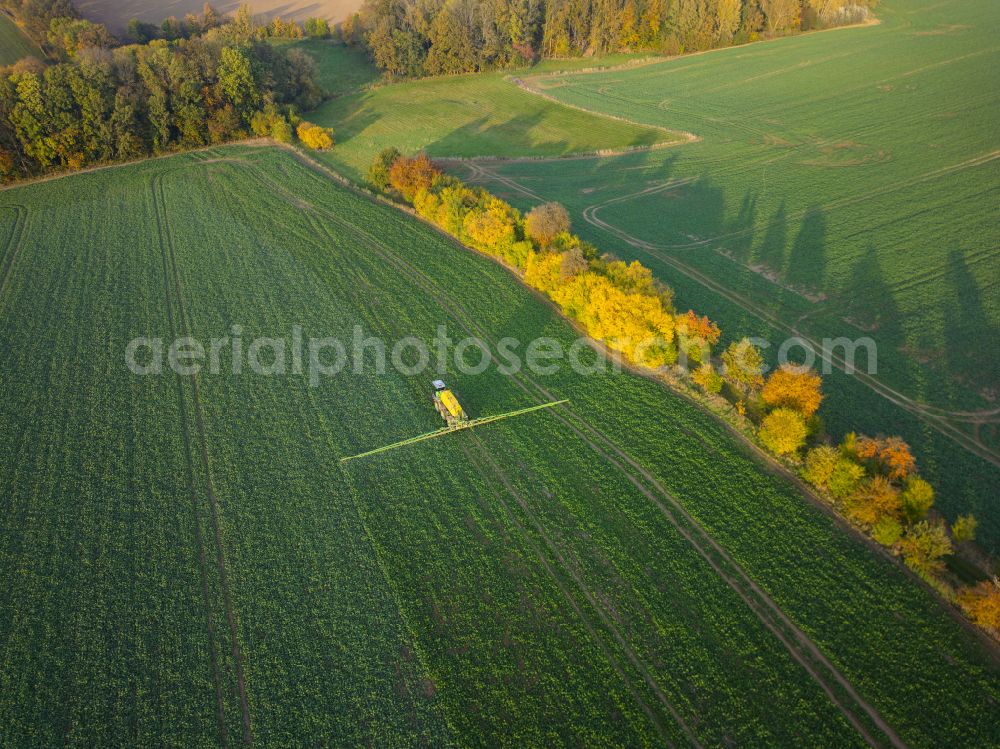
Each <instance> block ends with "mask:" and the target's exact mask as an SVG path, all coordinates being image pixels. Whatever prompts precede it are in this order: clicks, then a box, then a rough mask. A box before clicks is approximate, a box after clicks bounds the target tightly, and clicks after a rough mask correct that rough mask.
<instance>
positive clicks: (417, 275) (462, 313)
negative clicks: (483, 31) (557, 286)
mask: <svg viewBox="0 0 1000 749" xmlns="http://www.w3.org/2000/svg"><path fill="white" fill-rule="evenodd" d="M299 160H300V161H301V163H303V164H305V165H307V166H309V167H310V168H312V169H313V170H314V171H318V172H320V173H321V174H325V173H327V171H328V170H326V169H325V168H324V167H322V166H321V165H318V164H315V162H312V160H311V159H309V158H308V157H305V156H301V155H300V159H299ZM275 187H277V186H275ZM278 189H282V190H283V191H285V192H287V191H286V190H284V188H278ZM359 194H362V195H364V193H359ZM316 210H317V211H319V212H320V213H321V214H322V215H323V216H324V217H325V218H327V219H328V220H330V221H332V222H333V223H336V224H338V225H340V226H342V227H343V228H345V229H346V230H347V231H349V232H350V233H353V234H354V235H355V236H357V237H358V238H359V239H360V240H361V241H362V243H363V244H365V245H366V246H368V248H369V249H371V250H372V251H373V252H375V253H376V254H378V255H379V256H381V257H382V258H383V259H385V260H386V261H387V262H389V263H391V264H392V265H395V266H396V267H397V268H399V269H400V271H401V272H402V273H404V274H405V275H407V276H409V277H410V278H411V279H412V280H413V281H414V283H416V284H417V285H418V286H420V287H421V288H422V289H423V290H424V291H426V292H427V293H428V294H430V295H431V296H432V297H434V298H437V299H438V300H439V302H440V303H441V304H442V307H443V308H444V309H445V310H446V311H447V312H448V313H449V314H450V315H451V316H452V318H453V319H454V320H455V322H456V323H458V325H459V326H460V327H461V328H463V329H464V330H465V331H466V332H467V333H468V334H469V335H473V336H476V335H478V336H479V337H480V338H482V339H483V340H485V341H488V342H490V343H491V344H493V345H494V346H495V341H493V340H492V338H491V337H490V336H489V335H488V334H486V332H485V331H484V330H483V329H482V328H481V327H480V326H479V325H478V324H477V323H476V322H475V318H474V317H472V316H471V315H469V313H468V312H467V311H466V310H465V309H464V308H463V307H462V306H461V305H460V304H459V303H458V302H457V301H456V300H455V299H454V298H453V297H451V296H450V294H448V293H447V292H446V291H445V290H443V289H441V288H440V286H439V285H438V284H437V283H436V282H435V281H434V280H433V279H431V278H429V277H428V276H427V275H426V274H425V273H423V272H422V271H420V270H419V269H417V268H415V267H414V266H413V265H411V264H410V263H409V262H408V261H406V260H405V259H403V258H402V257H400V256H399V255H397V254H396V253H395V252H394V251H393V250H392V249H391V248H389V247H387V246H386V245H385V244H384V243H383V242H381V241H380V240H379V239H377V238H376V237H374V236H372V235H371V234H369V233H368V232H367V231H366V230H364V229H362V228H361V227H358V226H356V225H354V224H352V223H351V222H349V221H347V220H345V219H343V218H341V217H339V216H337V215H336V214H334V213H333V212H331V211H328V210H326V209H319V208H317V209H316ZM445 236H448V235H445ZM450 239H451V241H453V242H455V243H456V244H457V245H458V246H460V247H462V248H463V249H466V248H464V246H463V245H461V244H460V243H458V242H457V241H456V240H454V238H450ZM467 251H468V250H467ZM512 379H513V381H514V382H515V383H517V384H518V386H519V387H520V388H521V389H522V390H523V391H524V392H526V393H527V394H528V395H532V394H531V392H530V390H529V389H528V387H527V386H526V385H525V384H524V383H523V382H522V381H521V380H522V379H523V380H527V381H528V382H530V383H531V385H532V386H533V387H534V388H536V389H537V391H538V393H541V394H547V393H548V391H546V390H545V389H544V388H542V387H541V386H540V385H538V384H537V383H534V382H533V381H532V380H531V379H530V378H525V377H523V376H520V377H518V376H515V377H513V378H512ZM548 396H551V394H548V395H547V396H546V397H548ZM534 397H536V398H537V397H538V395H537V394H536V395H535V396H534ZM566 410H567V411H569V412H570V413H573V415H574V417H575V418H576V419H578V420H579V421H580V423H582V424H584V425H586V428H587V429H588V431H590V432H591V434H593V435H595V436H598V437H599V438H600V439H601V440H602V441H604V442H605V443H606V444H607V445H608V446H609V447H610V448H611V449H612V452H615V453H616V454H618V455H619V457H621V458H622V459H623V460H625V462H627V463H629V465H632V466H633V468H634V469H638V470H639V471H640V473H641V474H644V475H645V476H646V477H648V479H647V480H650V481H651V482H652V486H653V487H654V488H655V490H656V493H658V494H660V495H661V496H662V498H663V499H665V500H666V501H667V502H668V503H669V504H670V505H672V506H674V508H675V509H676V510H677V511H678V513H680V515H681V516H682V517H685V518H686V519H687V521H688V522H690V523H691V524H692V525H693V526H694V527H695V528H697V529H698V532H699V535H700V536H701V537H702V539H701V542H702V543H704V542H705V541H707V542H708V546H709V547H710V548H711V549H712V552H711V553H710V552H709V551H708V550H707V549H706V548H705V547H704V546H702V545H701V543H699V541H698V540H697V539H696V536H695V534H694V533H690V532H688V533H685V531H684V530H683V529H682V527H681V525H680V524H679V523H677V521H676V518H675V517H674V515H673V514H672V513H670V512H668V511H666V509H665V507H664V506H663V504H662V503H661V502H657V504H658V505H659V506H660V509H661V511H663V512H664V514H665V517H666V518H667V519H668V520H669V521H670V522H671V523H672V524H675V525H676V527H677V529H678V530H679V531H680V532H681V533H682V535H684V536H685V538H687V539H688V540H689V541H690V542H691V544H692V545H694V546H695V548H696V550H697V551H698V552H699V553H700V554H702V555H703V556H705V557H706V560H708V558H710V557H712V555H713V554H718V555H720V556H721V557H722V559H724V560H725V562H726V563H727V564H728V565H729V566H731V568H732V570H733V571H734V573H735V574H723V573H722V572H721V571H720V573H719V574H720V577H721V578H722V579H723V580H724V581H725V582H726V583H727V584H728V585H729V586H730V587H731V588H732V589H733V590H734V592H736V593H737V595H739V596H740V597H741V598H743V597H744V595H747V593H746V591H745V590H743V589H742V587H741V585H739V584H738V583H737V579H739V580H741V581H742V584H743V585H744V586H746V589H748V590H749V591H751V592H752V593H753V594H754V595H755V596H756V597H757V599H758V605H755V606H751V607H750V608H751V611H753V613H754V614H755V615H756V616H757V617H758V619H759V620H760V621H761V623H762V624H763V625H764V626H765V627H767V628H768V629H769V630H771V631H772V632H774V633H775V635H777V632H776V631H775V630H774V629H772V627H774V626H775V624H774V622H772V621H770V617H769V616H768V615H767V613H766V612H767V611H770V612H771V615H773V616H775V617H776V618H777V620H778V621H780V622H781V624H782V625H783V626H784V627H786V628H787V629H789V630H790V631H791V633H792V634H793V636H794V637H793V638H786V637H778V639H779V641H781V642H782V644H784V645H785V647H786V649H788V652H789V654H790V655H791V657H793V658H794V659H795V660H796V661H798V662H799V663H800V665H803V667H804V668H805V669H806V671H807V673H809V674H810V676H812V678H813V679H814V680H816V681H817V683H818V685H819V686H820V687H821V688H822V689H823V690H824V692H826V693H827V694H828V695H834V694H835V691H834V688H833V687H832V686H831V685H830V684H828V683H827V682H826V678H827V677H824V676H823V675H821V674H820V673H819V671H818V670H817V669H816V668H814V667H808V666H806V663H808V662H809V661H810V660H815V661H816V662H817V663H818V664H819V665H820V666H822V668H823V670H825V671H827V672H828V673H829V675H830V677H832V679H833V681H834V682H835V684H836V685H837V686H838V687H839V688H840V689H841V690H843V691H844V692H845V693H846V695H848V696H849V698H850V699H851V700H852V701H854V702H855V703H856V704H857V705H858V707H860V709H861V711H862V712H863V713H865V714H866V715H867V716H868V717H869V719H870V720H871V721H872V723H873V724H874V725H875V726H877V727H878V729H879V730H880V731H881V732H882V733H883V734H884V735H885V736H886V738H887V739H888V740H889V742H890V743H891V744H892V745H893V746H894V747H896V749H905V748H906V744H905V743H903V741H902V739H900V738H899V736H898V735H897V734H896V733H895V731H894V730H893V728H892V727H891V726H890V725H889V724H888V723H887V722H886V721H885V720H884V719H882V717H881V716H880V715H879V713H878V712H877V711H876V710H875V708H874V707H873V706H872V705H871V704H870V703H868V702H867V701H865V700H864V699H863V698H862V697H861V696H860V694H858V692H857V691H856V690H855V689H854V687H853V685H851V684H850V682H849V681H848V680H847V679H846V677H844V676H843V675H842V674H841V673H840V672H839V671H838V670H837V669H836V667H835V666H834V665H833V664H832V663H831V662H830V661H829V660H828V659H827V658H826V656H825V655H824V654H823V653H822V651H821V650H820V649H819V648H818V646H816V645H815V643H813V642H812V640H811V639H810V638H809V637H808V635H806V634H805V632H803V631H802V630H801V629H800V628H799V627H798V626H797V625H795V624H794V623H793V622H792V621H791V620H790V619H789V618H788V617H787V615H786V614H784V612H783V611H782V610H781V609H780V607H779V606H778V605H777V603H776V602H775V601H774V600H773V599H772V598H771V597H770V596H769V595H768V594H767V593H765V592H764V591H763V590H762V589H761V588H760V587H759V586H758V585H757V584H756V583H755V582H753V580H752V579H751V578H750V577H749V576H748V575H747V573H746V572H745V571H744V570H743V569H742V568H741V567H740V566H739V565H738V564H737V563H736V562H735V560H733V559H732V558H731V557H730V556H729V555H728V553H727V552H725V551H724V550H723V549H722V547H720V546H719V545H718V543H717V542H715V540H714V539H713V538H712V537H711V536H710V535H709V534H708V533H707V531H705V530H704V529H703V528H702V527H701V526H700V524H698V523H697V521H695V520H694V518H693V517H691V516H690V515H689V514H688V513H687V512H686V511H685V510H684V509H683V508H682V507H681V506H680V504H679V502H678V501H677V500H676V499H675V498H674V497H673V495H671V494H670V493H669V492H666V490H665V489H664V488H663V487H662V486H661V485H660V484H659V483H658V482H656V480H655V479H653V477H652V476H651V475H649V473H648V472H647V471H646V470H645V469H644V468H642V467H641V466H639V464H638V463H636V462H635V461H634V460H633V459H632V458H631V457H630V456H627V454H626V453H624V452H623V451H621V449H620V448H618V447H617V445H616V444H615V443H614V442H613V440H611V439H610V438H608V437H607V436H606V435H604V434H603V433H602V432H600V431H599V430H597V429H596V428H595V427H594V426H593V425H591V424H589V423H588V422H587V421H586V420H585V419H583V418H582V417H581V416H580V415H579V414H576V413H575V412H574V411H573V410H572V408H567V409H566ZM557 418H560V419H562V418H563V417H561V416H559V415H558V414H557ZM565 423H567V425H568V426H572V425H571V423H570V422H568V421H567V422H565ZM574 431H575V432H579V430H578V429H576V428H574ZM581 436H582V435H581ZM584 441H585V444H587V445H588V446H589V447H591V449H592V450H594V451H595V453H597V454H598V455H601V456H602V457H604V458H605V459H608V458H609V457H610V455H609V453H607V452H604V451H602V450H601V449H600V448H599V447H598V446H597V445H596V444H595V443H594V442H593V441H592V440H589V439H585V440H584ZM612 465H614V466H615V467H616V468H618V469H619V470H620V471H622V472H623V474H624V475H625V476H626V478H627V479H628V480H629V481H630V482H632V483H633V484H634V485H636V486H637V488H640V487H641V486H642V484H641V482H639V481H638V480H637V479H636V478H635V477H634V476H633V475H632V474H631V473H630V472H628V471H627V470H625V469H624V467H623V465H622V464H621V463H620V462H618V461H615V460H612ZM640 491H642V492H643V493H644V494H646V496H647V497H650V498H651V499H654V500H655V495H653V496H650V495H651V494H653V493H652V492H651V491H650V489H649V488H640ZM744 600H746V599H744ZM796 642H797V643H798V645H796V644H795V643H796ZM800 648H801V649H804V650H805V651H806V654H803V652H802V651H801V650H800ZM831 699H832V700H833V702H834V704H835V705H836V706H837V707H838V708H839V709H840V710H841V712H843V714H844V716H845V718H846V719H847V720H848V721H849V722H850V723H851V724H852V725H853V726H855V728H857V729H858V730H859V733H860V734H861V735H862V737H863V738H865V740H866V741H868V743H869V744H870V745H871V746H873V747H877V746H880V744H879V743H878V742H877V741H876V740H875V739H874V737H873V736H872V735H871V733H870V732H869V731H867V729H865V728H864V726H863V725H862V724H861V722H860V721H859V720H858V718H857V717H856V716H855V715H854V714H853V712H852V711H851V710H850V709H849V708H848V707H847V706H845V705H844V704H843V701H841V700H839V699H836V698H835V697H831Z"/></svg>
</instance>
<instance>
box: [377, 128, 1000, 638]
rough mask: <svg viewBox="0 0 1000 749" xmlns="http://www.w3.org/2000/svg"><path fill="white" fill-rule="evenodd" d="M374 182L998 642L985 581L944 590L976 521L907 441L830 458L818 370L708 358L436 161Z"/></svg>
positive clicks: (395, 157)
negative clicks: (885, 553) (802, 485)
mask: <svg viewBox="0 0 1000 749" xmlns="http://www.w3.org/2000/svg"><path fill="white" fill-rule="evenodd" d="M368 181H369V183H370V184H371V185H372V186H373V187H374V188H376V189H377V190H379V191H381V192H385V193H388V194H389V195H391V196H393V197H397V198H401V199H402V200H404V201H406V202H407V203H410V204H411V205H412V206H413V207H414V209H415V210H416V212H417V213H418V214H419V215H420V216H422V217H423V218H425V219H427V220H428V221H430V222H432V223H434V224H436V225H437V226H439V227H440V228H441V229H443V230H444V231H446V232H448V233H449V234H451V235H452V236H454V237H456V238H457V239H459V240H460V241H462V242H463V243H464V244H466V245H469V246H471V247H473V248H475V249H477V250H479V251H481V252H483V253H486V254H488V255H491V256H493V257H496V258H499V259H501V260H502V261H503V262H505V263H506V264H507V265H509V266H511V267H512V268H514V269H515V270H516V271H517V272H518V273H519V274H521V276H522V278H523V279H524V281H525V283H527V284H528V285H530V286H532V287H533V288H536V289H538V290H539V291H542V292H543V293H545V294H546V295H547V296H548V297H549V298H550V299H552V300H553V301H554V302H555V303H556V304H557V305H558V306H559V307H560V309H561V310H562V311H563V312H564V313H565V314H566V315H567V316H568V317H570V318H571V319H573V320H575V321H576V322H577V323H579V324H580V325H581V326H582V327H584V328H585V329H586V331H587V332H588V334H589V335H590V336H591V337H593V338H595V339H598V340H600V341H603V342H604V343H605V344H607V345H608V346H609V348H611V349H613V350H616V351H619V352H621V354H622V355H623V357H624V358H625V359H627V360H628V361H629V362H631V363H633V364H635V365H639V366H642V367H648V368H652V369H655V370H659V371H664V372H666V371H668V368H669V371H672V372H674V373H678V372H679V373H680V376H682V377H686V378H688V379H689V381H690V382H691V383H693V384H694V385H695V386H696V387H697V388H699V389H700V390H702V391H703V392H705V393H706V394H707V396H708V397H709V398H724V399H726V400H727V401H728V402H730V403H732V404H733V406H734V408H735V411H736V412H737V413H738V414H740V415H741V417H745V418H743V419H741V421H742V423H744V424H747V425H750V426H752V427H753V428H754V429H755V430H756V437H757V439H758V440H759V442H760V443H761V444H762V445H763V446H764V447H765V448H766V449H768V450H770V451H771V452H772V453H774V454H775V455H777V456H779V457H781V458H783V459H785V460H787V461H789V463H790V464H791V465H792V466H793V467H796V468H797V469H798V470H799V471H800V473H801V475H802V476H803V478H805V479H806V480H807V481H808V482H809V483H810V484H812V485H813V486H814V487H815V488H816V489H817V491H818V493H819V494H820V495H821V496H823V497H825V498H826V499H827V500H828V501H829V502H830V503H831V505H832V506H833V507H834V508H835V509H836V510H837V511H838V512H839V513H840V514H842V515H843V516H844V517H845V518H847V519H848V520H850V521H851V522H852V523H853V524H854V525H855V526H856V527H857V528H859V529H860V530H862V531H863V532H865V533H867V534H869V535H870V536H871V537H872V538H874V539H875V540H876V541H877V542H878V543H880V544H882V545H883V546H885V547H887V548H889V549H890V550H891V551H892V552H893V553H895V554H898V555H899V556H901V557H902V559H903V561H904V562H905V563H906V564H907V566H909V567H910V568H911V569H913V570H914V571H915V572H916V573H917V574H919V575H920V576H922V577H923V578H924V579H926V580H928V581H929V582H931V583H932V584H933V585H934V586H935V587H936V588H938V590H940V591H941V592H942V593H943V594H944V595H946V596H947V597H948V598H949V599H951V600H953V601H956V602H957V603H958V604H959V605H960V606H961V607H962V608H963V609H964V610H965V611H966V613H967V614H968V615H969V617H970V618H971V619H972V620H973V621H975V622H976V623H977V624H980V625H981V626H983V627H984V628H986V629H988V630H990V631H992V632H994V633H995V634H997V635H998V636H1000V586H998V585H996V584H995V583H994V582H991V581H985V582H982V583H980V584H978V585H976V586H974V587H968V588H964V589H962V590H960V591H957V592H956V590H955V589H954V588H953V587H952V585H951V584H950V583H949V582H948V581H947V580H946V579H945V577H944V576H943V572H944V569H945V565H944V559H945V558H946V557H947V556H948V555H950V554H952V553H953V552H954V547H955V545H956V544H962V543H966V542H970V541H972V540H973V539H974V536H975V530H976V520H975V518H974V517H973V516H971V515H965V516H960V517H959V518H958V519H956V520H955V522H954V523H953V524H952V525H950V526H949V525H948V523H947V522H945V520H944V519H943V518H942V517H940V516H939V515H937V514H936V513H934V512H933V504H934V489H933V487H932V486H931V485H930V484H929V483H928V482H927V481H925V480H924V479H923V478H921V477H920V475H919V473H918V472H917V463H916V460H915V458H914V456H913V453H912V451H911V449H910V447H909V445H907V444H906V442H904V441H903V440H902V439H901V438H899V437H881V436H880V437H867V436H865V435H856V434H849V435H847V437H845V438H844V440H843V441H842V442H841V443H840V444H839V445H832V444H830V443H829V439H828V437H827V436H826V435H825V434H824V430H823V425H822V421H821V419H820V418H819V416H818V411H819V408H820V405H821V404H822V402H823V392H822V379H821V377H820V376H819V374H817V373H816V372H815V371H814V370H812V369H809V368H803V367H797V366H793V365H790V364H786V365H783V366H781V367H779V368H777V369H775V370H773V371H771V372H770V373H766V366H765V360H764V356H763V355H762V353H761V351H760V349H758V348H757V347H756V346H754V345H753V344H752V343H751V342H750V341H749V340H748V339H745V338H744V339H742V340H739V341H734V342H733V343H731V344H730V345H729V346H728V347H727V348H726V349H725V350H724V351H722V352H721V354H720V355H719V356H718V357H715V356H713V347H714V346H715V345H716V344H717V343H718V341H719V339H720V336H721V331H720V330H719V327H718V325H716V324H715V323H714V322H712V321H711V320H709V319H708V318H707V317H703V316H698V315H697V314H695V313H694V312H693V311H691V310H689V311H687V312H684V313H681V312H678V311H677V310H676V309H675V307H674V303H673V294H672V292H671V290H670V289H669V288H667V287H666V286H664V285H663V284H661V283H659V282H658V281H656V280H655V279H654V278H653V276H652V272H651V271H650V270H649V269H648V268H646V267H644V266H643V265H642V264H641V263H639V262H632V263H629V264H626V263H625V262H623V261H621V260H618V259H616V258H614V257H612V256H609V255H601V254H600V253H599V252H598V250H597V248H595V247H594V246H593V245H591V244H589V243H588V242H586V241H584V240H583V239H581V238H580V237H578V236H576V235H575V234H573V233H572V232H571V225H570V218H569V214H568V213H567V212H566V210H565V208H563V207H562V206H560V205H559V204H557V203H548V204H544V205H540V206H536V207H535V208H533V209H532V210H531V211H529V212H528V213H527V214H526V215H524V216H522V215H521V214H520V212H519V211H518V210H517V209H516V208H514V207H513V206H511V205H510V204H508V203H506V202H505V201H503V200H500V199H499V198H497V197H496V196H494V195H492V194H491V193H489V192H488V191H486V190H485V189H483V188H481V187H471V186H469V185H465V184H464V183H462V182H461V181H460V180H458V179H457V178H455V177H452V176H450V175H447V174H444V173H443V172H442V171H441V170H440V169H438V168H437V167H436V166H435V165H434V164H433V162H432V161H431V160H430V159H429V158H427V156H425V155H418V156H416V157H413V158H409V157H406V156H403V155H401V154H400V153H399V152H398V151H397V150H396V149H394V148H390V149H386V150H385V151H383V152H382V153H381V154H379V156H378V157H377V158H376V159H375V161H374V162H373V164H372V166H371V169H370V170H369V174H368ZM675 365H680V367H677V366H675Z"/></svg>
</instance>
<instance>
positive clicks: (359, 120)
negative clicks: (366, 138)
mask: <svg viewBox="0 0 1000 749" xmlns="http://www.w3.org/2000/svg"><path fill="white" fill-rule="evenodd" d="M308 117H309V120H310V121H311V122H315V123H316V124H318V125H322V126H323V127H332V128H333V130H334V138H335V140H336V142H337V145H342V144H344V143H347V142H348V141H350V140H351V139H352V138H355V137H357V136H358V135H360V134H362V133H363V132H365V131H366V130H367V129H368V128H369V127H371V126H372V125H374V124H375V123H376V122H378V121H379V120H380V119H382V115H381V114H380V113H379V112H377V111H375V109H374V108H373V107H372V106H370V105H369V104H368V99H367V97H366V96H364V95H357V96H345V97H340V98H335V99H330V100H328V101H326V102H324V103H322V104H320V105H319V106H318V107H317V108H316V109H314V110H313V111H312V112H310V113H309V115H308Z"/></svg>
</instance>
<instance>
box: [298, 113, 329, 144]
mask: <svg viewBox="0 0 1000 749" xmlns="http://www.w3.org/2000/svg"><path fill="white" fill-rule="evenodd" d="M295 134H296V135H297V136H299V140H300V141H302V145H304V146H305V147H306V148H311V149H313V150H314V151H326V150H329V149H330V148H333V130H331V129H330V128H328V127H320V126H319V125H314V124H312V123H311V122H306V121H305V120H303V121H302V122H300V123H299V126H298V127H297V128H296V129H295Z"/></svg>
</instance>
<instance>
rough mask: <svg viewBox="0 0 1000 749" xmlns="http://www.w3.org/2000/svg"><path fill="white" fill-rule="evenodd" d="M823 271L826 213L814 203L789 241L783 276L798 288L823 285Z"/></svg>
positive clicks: (818, 288) (817, 287)
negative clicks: (790, 241) (791, 240)
mask: <svg viewBox="0 0 1000 749" xmlns="http://www.w3.org/2000/svg"><path fill="white" fill-rule="evenodd" d="M825 271H826V216H825V214H824V213H823V211H822V209H820V208H819V207H817V206H812V207H811V208H809V209H808V210H807V211H806V213H805V216H803V217H802V225H801V226H800V227H799V233H798V234H796V235H795V241H794V242H792V250H791V253H790V254H789V256H788V265H787V269H786V271H785V278H786V280H787V281H788V282H789V283H791V284H793V285H795V286H798V287H800V288H807V289H816V290H820V289H822V288H823V275H824V273H825Z"/></svg>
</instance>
